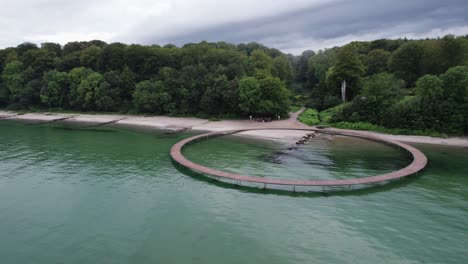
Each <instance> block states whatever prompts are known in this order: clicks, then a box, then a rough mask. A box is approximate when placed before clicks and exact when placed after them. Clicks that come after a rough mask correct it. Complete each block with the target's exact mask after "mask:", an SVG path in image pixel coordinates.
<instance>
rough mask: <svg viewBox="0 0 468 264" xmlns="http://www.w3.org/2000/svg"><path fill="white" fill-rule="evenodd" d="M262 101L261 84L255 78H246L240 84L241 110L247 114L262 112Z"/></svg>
mask: <svg viewBox="0 0 468 264" xmlns="http://www.w3.org/2000/svg"><path fill="white" fill-rule="evenodd" d="M261 100H262V91H261V89H260V83H259V82H258V80H257V79H256V78H254V77H244V78H242V79H241V80H240V82H239V108H240V109H241V110H242V112H244V113H246V114H257V113H259V112H260V109H259V104H260V101H261Z"/></svg>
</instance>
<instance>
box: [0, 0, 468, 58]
mask: <svg viewBox="0 0 468 264" xmlns="http://www.w3.org/2000/svg"><path fill="white" fill-rule="evenodd" d="M467 11H468V0H236V1H232V0H226V1H225V0H81V1H77V0H14V1H13V0H0V47H9V46H16V45H18V44H20V43H22V42H25V41H30V42H35V43H41V42H45V41H53V42H59V43H61V44H64V43H66V42H68V41H75V40H92V39H101V40H104V41H107V42H113V41H120V42H124V43H140V44H159V45H164V44H167V43H173V44H176V45H182V44H185V43H188V42H199V41H202V40H208V41H227V42H232V43H241V42H252V41H256V42H260V43H262V44H265V45H267V46H269V47H274V48H278V49H280V50H282V51H284V52H288V53H293V54H300V53H301V52H302V51H303V50H307V49H312V50H318V49H321V48H326V47H332V46H335V45H342V44H345V43H347V42H350V41H352V40H373V39H379V38H399V37H408V38H425V37H437V36H443V35H446V34H455V35H465V34H468V13H467Z"/></svg>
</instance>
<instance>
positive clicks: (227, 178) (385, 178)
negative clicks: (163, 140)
mask: <svg viewBox="0 0 468 264" xmlns="http://www.w3.org/2000/svg"><path fill="white" fill-rule="evenodd" d="M254 130H296V131H312V132H316V133H322V134H331V135H342V136H350V137H358V138H363V139H368V140H372V141H377V142H381V143H384V144H387V145H391V146H395V147H398V148H401V149H403V150H405V151H406V152H408V153H409V154H410V155H411V156H412V158H413V161H412V162H411V163H410V164H409V165H408V166H406V167H404V168H402V169H400V170H396V171H392V172H389V173H385V174H380V175H375V176H369V177H363V178H352V179H341V180H288V179H272V178H267V177H255V176H248V175H240V174H236V173H230V172H225V171H220V170H215V169H212V168H209V167H205V166H202V165H200V164H197V163H195V162H193V161H190V160H188V159H187V158H186V157H185V156H184V155H183V154H182V151H183V148H184V147H185V146H187V145H189V144H192V143H195V142H197V141H200V140H204V139H208V138H212V137H218V136H224V135H232V134H236V133H240V132H245V131H254ZM170 155H171V158H172V160H173V161H175V162H176V163H177V164H178V165H180V166H182V167H184V168H186V169H189V170H191V171H194V172H196V173H200V174H202V175H204V176H207V177H209V178H212V179H215V180H218V181H221V182H225V183H231V184H234V185H241V186H247V187H254V188H262V189H272V190H286V191H293V192H326V191H341V190H355V189H363V188H367V187H371V186H376V185H383V184H386V183H388V182H391V181H395V180H401V179H404V178H406V177H409V176H411V175H415V174H417V173H418V172H419V171H421V170H423V169H424V168H425V166H426V165H427V157H426V156H425V155H424V154H423V153H422V152H421V151H420V150H418V149H417V148H415V147H413V146H410V145H408V144H405V143H402V142H399V141H396V140H389V139H384V138H382V137H378V136H374V135H369V134H366V133H365V132H360V131H353V132H350V131H346V132H344V131H337V130H327V129H318V128H253V129H241V130H231V131H221V132H210V133H205V134H201V135H196V136H193V137H189V138H186V139H183V140H181V141H179V142H177V143H176V144H174V145H173V146H172V147H171V150H170Z"/></svg>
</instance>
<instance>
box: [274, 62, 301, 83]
mask: <svg viewBox="0 0 468 264" xmlns="http://www.w3.org/2000/svg"><path fill="white" fill-rule="evenodd" d="M306 70H307V68H306ZM272 74H273V76H275V77H278V78H280V80H282V81H283V82H284V84H285V85H286V86H288V87H289V86H290V85H291V81H292V66H291V63H290V61H289V60H288V58H286V56H278V57H276V58H274V59H273V69H272Z"/></svg>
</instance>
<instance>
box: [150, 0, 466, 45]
mask: <svg viewBox="0 0 468 264" xmlns="http://www.w3.org/2000/svg"><path fill="white" fill-rule="evenodd" d="M466 10H468V2H467V1H465V0H448V1H444V2H441V1H438V0H413V1H408V0H405V1H403V0H396V1H386V0H370V1H369V0H356V1H337V2H332V3H329V4H326V5H323V6H320V7H311V8H306V9H302V10H297V11H294V12H289V13H284V14H279V15H275V16H271V17H266V18H261V19H251V20H247V21H240V22H236V23H228V24H223V25H214V26H211V27H209V28H203V29H199V30H197V31H193V32H182V33H180V34H177V35H173V36H162V37H151V33H149V34H148V35H149V36H144V37H143V38H142V41H143V42H145V43H161V42H162V43H175V44H178V45H181V44H184V43H187V42H198V41H201V40H208V41H220V40H222V41H227V42H233V43H240V42H250V41H259V42H262V43H264V44H267V45H272V46H274V47H276V48H280V49H283V50H291V49H294V48H297V47H298V45H299V43H295V42H296V40H300V39H303V38H304V39H317V40H322V41H326V40H329V39H334V38H339V37H342V36H346V35H353V36H355V37H356V38H359V36H360V35H365V34H376V35H378V36H382V35H383V36H395V35H397V36H398V35H405V34H412V35H419V34H424V33H426V32H429V31H431V30H433V29H442V30H444V29H450V28H451V27H460V26H467V25H468V16H467V15H466ZM150 32H151V31H150ZM382 33H383V34H382ZM454 33H459V32H454ZM466 33H468V32H466ZM292 36H293V37H294V38H297V39H296V40H295V39H290V38H291V37H292ZM265 42H266V43H265ZM301 48H304V49H306V48H307V46H305V47H301Z"/></svg>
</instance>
